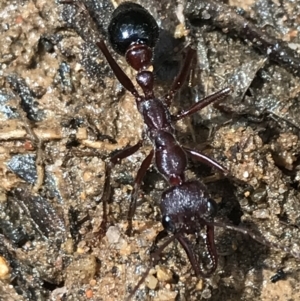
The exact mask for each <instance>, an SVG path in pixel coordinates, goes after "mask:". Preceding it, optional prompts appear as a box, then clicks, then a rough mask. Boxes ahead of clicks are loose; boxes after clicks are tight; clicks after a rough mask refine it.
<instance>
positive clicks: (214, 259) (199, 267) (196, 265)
mask: <svg viewBox="0 0 300 301" xmlns="http://www.w3.org/2000/svg"><path fill="white" fill-rule="evenodd" d="M175 235H176V234H175ZM176 238H177V240H178V241H179V242H180V244H181V245H182V247H183V248H184V250H185V252H186V255H187V256H188V258H189V261H190V263H191V265H192V267H193V269H194V271H195V273H196V276H197V277H204V278H207V277H209V276H211V275H212V274H213V272H214V271H215V270H216V268H217V266H218V255H217V250H216V246H215V241H214V226H211V225H207V228H206V247H207V250H208V253H209V259H210V262H211V267H210V268H208V269H206V268H204V266H203V264H200V262H199V261H198V259H197V257H196V255H195V253H194V251H193V250H192V248H191V246H190V242H189V241H188V239H187V238H186V237H185V236H184V235H182V234H181V233H179V234H178V235H176Z"/></svg>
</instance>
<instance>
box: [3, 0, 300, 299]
mask: <svg viewBox="0 0 300 301" xmlns="http://www.w3.org/2000/svg"><path fill="white" fill-rule="evenodd" d="M84 2H86V4H89V5H94V4H93V3H94V2H93V1H84ZM170 2H171V1H160V2H158V1H157V2H155V3H154V1H143V2H142V3H141V2H140V3H141V4H143V6H144V7H146V8H147V9H149V11H150V12H151V14H152V15H153V16H154V17H155V19H156V20H157V21H158V24H159V25H160V27H162V28H163V29H164V30H168V31H169V32H171V33H173V32H174V31H175V29H176V28H177V29H178V28H179V27H177V26H178V25H179V23H180V22H179V19H180V20H181V21H182V20H185V21H186V25H187V26H189V30H188V31H187V32H185V31H183V33H188V37H187V40H188V39H190V41H191V43H192V44H193V46H194V47H196V49H197V52H198V63H197V64H196V65H195V68H194V74H193V77H192V78H191V81H190V86H187V87H185V88H184V89H182V91H180V93H179V95H178V96H177V97H176V99H175V101H174V107H173V108H172V111H174V112H175V111H176V110H177V108H182V107H183V108H187V107H188V106H189V105H191V104H193V103H194V102H195V101H197V100H198V99H199V98H201V97H203V96H204V95H208V94H209V93H212V92H215V91H217V90H219V89H221V88H222V87H225V86H227V85H232V86H233V87H234V92H233V94H232V95H231V96H230V97H228V99H226V101H225V102H224V103H223V104H222V106H221V107H220V108H219V109H216V108H213V107H208V108H206V109H204V110H203V111H201V112H200V113H197V114H196V116H193V118H189V119H187V120H184V121H182V122H179V123H178V124H177V125H176V129H177V130H178V139H179V141H180V142H181V143H182V144H183V145H186V146H188V147H193V148H195V149H198V150H199V151H200V150H201V151H203V153H205V154H206V155H208V156H210V157H211V158H213V159H215V160H216V161H218V162H219V163H220V164H222V165H224V166H225V167H226V168H228V170H229V171H230V174H231V175H232V177H230V178H228V179H226V178H224V177H222V176H220V175H218V174H216V173H215V171H213V170H210V169H209V168H207V167H205V166H202V165H200V164H197V163H196V162H191V163H190V165H189V169H188V171H187V177H188V178H195V177H196V178H200V179H202V180H203V181H205V182H206V183H207V187H208V189H209V192H210V193H211V195H212V197H213V198H214V199H215V200H216V201H217V202H218V204H219V214H218V217H217V219H218V220H221V221H226V222H232V223H235V224H240V225H241V226H243V227H244V228H247V229H250V231H252V232H255V233H259V234H258V235H260V236H262V237H265V238H266V239H267V240H268V241H270V243H271V244H272V247H268V246H266V245H262V244H259V243H258V242H256V241H255V240H253V239H252V238H250V237H249V236H247V235H243V234H241V233H237V232H233V231H228V230H225V229H222V228H218V229H216V245H217V249H218V253H219V265H218V269H217V271H216V272H215V274H214V275H213V276H212V277H211V278H209V279H197V278H196V277H195V276H194V273H193V270H192V269H191V266H190V263H189V261H188V259H187V258H186V256H185V254H184V251H183V250H182V248H181V247H180V245H179V244H176V243H174V244H172V245H170V246H168V248H167V249H166V250H165V251H164V252H163V255H162V259H161V261H160V262H159V263H158V264H157V265H156V266H155V267H153V269H151V271H150V274H149V276H148V277H147V279H146V281H145V283H143V284H142V285H141V286H140V288H139V290H138V292H137V294H136V297H135V300H155V301H159V300H160V301H162V300H177V301H178V300H181V301H183V300H211V301H229V300H230V301H240V300H244V301H251V300H263V301H267V300H268V301H269V300H272V301H273V300H300V288H299V278H300V274H299V262H300V255H299V254H300V245H299V237H300V236H299V235H300V232H299V226H300V203H299V200H300V189H299V181H300V165H299V162H300V160H299V158H300V157H299V155H300V154H299V152H300V151H299V150H300V141H299V129H300V118H299V116H300V115H299V114H300V106H299V103H300V102H299V101H300V99H299V98H300V93H299V92H300V85H299V77H297V76H295V75H294V74H293V72H292V71H291V69H289V68H287V67H286V66H284V65H282V64H281V63H280V62H274V61H273V60H271V59H268V57H267V55H266V54H263V53H261V52H259V51H258V50H257V49H256V48H255V45H253V44H254V43H251V42H250V41H245V40H244V39H243V37H241V36H239V35H238V34H237V35H232V34H231V32H230V30H226V29H224V28H223V30H220V28H217V27H216V26H215V25H214V24H211V23H210V22H209V21H208V22H205V21H203V20H201V18H200V17H199V16H197V13H196V10H194V9H195V8H196V7H197V5H198V2H197V1H187V3H186V2H185V1H183V2H182V4H183V5H182V6H180V5H178V6H176V3H175V1H172V2H174V3H172V2H171V3H170ZM97 3H98V4H97V10H96V15H97V18H98V19H97V20H98V22H97V24H94V23H93V22H92V20H91V19H90V18H88V16H87V14H86V11H81V10H80V8H78V7H77V6H74V5H68V4H59V3H58V2H55V1H53V0H51V1H46V0H34V1H32V0H24V1H8V0H3V1H1V3H0V20H1V27H0V38H1V47H0V128H1V130H0V176H1V179H2V181H1V184H0V283H1V285H0V300H5V301H8V300H12V301H14V300H15V301H17V300H30V301H35V300H53V301H59V300H61V301H66V300H70V301H71V300H72V301H73V300H74V301H77V300H95V301H96V300H97V301H100V300H105V301H109V300H114V301H119V300H124V299H125V297H126V296H128V294H129V292H130V290H131V289H133V287H134V286H135V285H136V284H137V282H138V280H139V279H140V277H141V275H142V274H143V272H144V271H145V270H146V269H147V268H148V267H149V266H151V262H150V255H149V249H150V247H151V245H152V243H153V241H154V240H155V237H156V235H157V234H158V233H159V231H160V230H162V226H161V223H160V212H159V209H158V208H159V206H158V205H159V200H160V195H161V193H162V191H163V190H164V189H166V187H167V183H165V181H164V180H163V179H162V178H161V177H160V176H159V175H158V174H157V172H156V171H155V169H154V168H151V169H150V170H149V172H148V173H147V174H146V177H145V179H144V184H143V187H142V191H141V194H140V198H141V200H142V202H141V204H140V206H139V207H138V209H137V212H136V215H135V217H134V222H133V228H134V235H133V236H132V237H128V236H127V235H126V234H125V232H126V228H127V221H126V216H127V210H128V206H129V200H130V192H131V191H132V189H133V187H132V185H133V180H134V177H135V175H136V172H137V170H138V168H139V166H140V164H141V162H142V160H143V159H144V158H145V156H146V155H147V154H148V153H149V151H150V149H151V145H149V144H147V143H145V146H144V147H142V148H141V150H140V151H138V152H137V153H136V154H134V155H133V156H131V157H129V158H128V159H126V160H123V162H122V164H120V165H117V166H116V167H115V168H114V169H113V173H112V183H111V184H112V188H113V190H112V191H113V195H112V202H111V204H110V214H109V225H108V231H107V232H106V234H105V236H104V237H103V238H102V239H99V238H98V237H97V235H96V234H97V231H98V230H99V226H100V224H101V221H102V204H101V202H100V203H99V201H100V200H101V195H102V191H103V184H104V176H105V160H107V158H109V155H110V154H111V153H112V152H114V151H115V150H118V149H121V148H123V147H125V146H126V145H133V144H135V143H136V142H137V141H138V140H139V139H140V138H141V135H142V131H143V122H142V120H141V118H140V116H139V114H138V111H137V109H136V105H135V101H134V99H133V97H132V96H131V95H130V94H129V93H127V92H125V91H124V90H123V89H122V87H121V86H120V84H119V83H118V81H117V80H116V79H115V77H114V75H113V74H112V72H111V70H110V68H109V67H108V65H107V62H106V61H105V59H104V57H103V56H102V55H101V54H100V53H99V51H98V50H97V49H96V47H95V46H94V44H93V43H94V41H95V40H97V39H100V38H104V39H106V27H107V25H108V22H109V20H110V17H109V16H110V15H111V13H112V11H113V5H112V3H111V2H108V1H100V0H99V2H97ZM199 3H200V2H199ZM228 4H229V5H230V6H232V7H234V9H236V11H237V12H238V13H239V14H240V15H241V16H243V17H245V18H246V19H248V20H250V21H251V22H254V23H255V24H256V25H257V26H258V27H260V28H262V29H263V30H264V32H265V33H267V34H269V35H272V36H274V37H275V38H276V39H278V41H284V43H286V44H284V45H286V46H287V47H289V48H292V49H294V51H295V52H298V54H299V53H300V34H299V24H300V20H299V16H300V2H299V1H292V0H291V1H290V0H287V1H275V0H274V1H273V2H272V1H267V0H260V1H235V0H232V1H229V2H228ZM199 5H200V4H199ZM181 8H184V10H183V11H182V9H181ZM241 8H242V9H241ZM186 16H188V18H186V19H185V17H186ZM178 18H179V19H178ZM208 20H209V18H208ZM161 41H165V40H163V39H161ZM165 44H167V43H165ZM175 44H176V47H177V48H176V49H177V50H178V49H180V47H184V45H182V43H181V44H180V43H175ZM177 44H178V45H177ZM171 45H173V44H171ZM159 47H161V48H158V49H156V53H163V52H164V51H166V50H165V49H164V48H163V47H164V46H162V45H160V46H159ZM171 48H172V49H171V50H173V48H174V46H172V47H171ZM159 49H160V50H159ZM161 49H163V50H161ZM170 57H171V59H170V60H167V61H164V60H166V59H169V58H170ZM181 57H182V56H181V53H180V51H179V52H178V51H177V52H175V54H174V53H172V51H171V53H168V52H167V55H166V57H163V58H161V57H160V58H157V59H161V60H162V61H159V63H157V64H158V65H159V67H160V71H159V72H158V71H156V72H157V88H156V94H157V95H163V93H165V92H166V91H167V90H168V87H169V86H170V82H169V81H170V78H169V77H170V74H173V73H174V72H175V73H176V70H177V69H176V68H177V67H178V64H179V62H180V59H181ZM117 59H118V62H119V63H120V66H121V67H122V68H123V69H124V70H125V72H126V73H127V74H128V75H129V76H130V77H131V78H134V72H133V71H132V70H130V69H129V68H128V66H127V64H126V62H125V61H124V59H122V58H121V57H118V58H117ZM165 63H166V64H165ZM293 68H295V69H298V70H299V69H300V66H299V65H298V66H297V65H296V66H295V65H294V66H293V67H292V69H293ZM174 70H175V71H174ZM233 177H234V178H235V180H234V179H231V178H233ZM279 268H283V270H284V271H285V274H286V275H285V277H284V279H283V280H280V281H278V282H276V283H272V282H271V281H270V277H271V276H273V275H274V274H275V273H276V271H277V270H278V269H279Z"/></svg>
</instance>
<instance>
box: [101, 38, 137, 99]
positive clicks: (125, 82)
mask: <svg viewBox="0 0 300 301" xmlns="http://www.w3.org/2000/svg"><path fill="white" fill-rule="evenodd" d="M96 45H97V46H98V47H99V49H100V50H101V51H102V53H103V54H104V56H105V58H106V60H107V62H108V63H109V65H110V68H111V69H112V70H113V72H114V74H115V76H116V78H117V79H118V81H119V82H120V83H121V85H122V86H123V87H124V88H125V89H126V90H128V91H129V92H130V93H131V94H132V95H133V96H134V97H135V98H141V96H140V95H139V93H138V92H137V90H136V89H135V87H134V85H133V83H132V81H131V79H130V78H129V77H128V76H127V75H126V74H125V72H124V71H123V70H122V69H121V68H120V66H119V65H118V63H117V62H116V60H115V59H114V58H113V57H112V55H111V54H110V52H109V51H108V49H107V46H106V44H105V43H104V41H103V40H100V42H96Z"/></svg>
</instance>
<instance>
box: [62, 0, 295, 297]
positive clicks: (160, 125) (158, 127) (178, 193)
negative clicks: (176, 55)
mask: <svg viewBox="0 0 300 301" xmlns="http://www.w3.org/2000/svg"><path fill="white" fill-rule="evenodd" d="M61 3H74V2H73V1H72V0H70V1H68V0H66V1H62V2H61ZM91 17H92V18H93V15H92V14H91ZM158 35H159V28H158V25H157V23H156V21H155V20H154V18H153V17H152V16H151V15H150V13H149V12H148V11H147V10H146V9H144V8H143V7H142V6H140V5H138V4H135V3H131V2H124V3H122V4H120V5H119V6H118V7H117V8H116V9H115V11H114V12H113V15H112V18H111V22H110V24H109V26H108V39H109V42H110V45H111V47H112V48H113V50H114V51H115V52H117V53H118V54H120V55H122V56H124V57H125V59H126V61H127V63H128V64H129V65H130V66H131V67H132V68H133V69H135V70H136V71H137V74H136V82H137V84H138V85H139V87H140V88H141V89H142V91H143V94H144V95H140V94H139V93H138V91H137V90H136V88H135V86H134V84H133V83H132V81H131V80H130V79H129V77H128V76H127V75H126V74H125V73H124V71H123V70H122V69H121V68H120V66H119V65H118V63H117V62H116V60H115V59H114V58H113V57H112V55H111V53H110V52H109V50H108V48H107V46H106V44H105V42H104V40H100V41H98V42H96V45H97V46H98V48H99V49H100V50H101V52H102V53H103V54H104V56H105V58H106V60H107V61H108V63H109V65H110V67H111V69H112V70H113V72H114V74H115V76H116V77H117V79H118V80H119V82H120V83H121V84H122V85H123V87H124V88H125V89H126V90H128V91H129V92H130V93H131V94H132V95H133V96H134V98H135V100H136V105H137V108H138V111H139V112H140V114H141V115H142V118H143V120H144V124H145V131H144V134H145V135H146V136H147V137H148V139H149V140H150V141H151V143H152V145H153V149H152V150H151V151H150V153H149V154H148V155H147V157H146V158H145V159H144V161H143V162H142V164H141V167H140V169H139V170H138V172H137V176H136V178H135V181H134V189H133V192H132V195H131V202H130V207H129V212H128V225H129V226H128V233H131V230H132V218H133V216H134V213H135V210H136V206H137V198H138V191H139V189H140V186H141V183H142V180H143V177H144V176H145V173H146V171H147V169H148V168H149V167H150V165H151V163H152V162H153V161H154V165H155V167H156V169H157V170H158V171H159V173H160V174H161V175H162V176H163V177H164V178H165V179H166V180H167V181H168V183H169V185H170V187H169V188H168V189H166V190H165V191H164V192H163V193H162V196H161V202H160V211H161V215H162V225H163V227H164V229H165V230H164V233H171V234H172V236H171V237H169V239H167V240H166V241H165V243H163V244H162V246H161V247H160V248H159V249H158V250H157V251H156V252H155V253H154V254H152V255H151V258H152V260H153V261H154V262H157V261H158V259H159V255H160V253H161V252H162V250H163V249H164V248H165V247H166V246H167V245H168V244H170V243H171V242H172V241H174V240H175V239H176V240H177V241H179V243H180V244H181V245H182V247H183V248H184V250H185V252H186V254H187V256H188V258H189V261H190V263H191V265H192V267H193V269H194V271H195V274H196V276H198V277H209V276H211V275H212V274H213V273H214V271H215V270H216V268H217V264H218V255H217V251H216V246H215V242H214V227H215V226H218V227H224V228H227V229H230V230H235V231H239V232H242V233H244V234H247V235H249V236H251V237H252V238H253V239H255V240H257V241H258V242H260V243H263V244H265V245H268V246H273V247H276V248H280V249H283V250H284V251H286V252H289V253H291V254H292V255H293V256H295V257H297V258H299V257H300V255H299V254H298V252H294V251H292V250H291V249H289V248H287V247H281V246H278V245H277V244H274V243H270V242H268V241H266V240H265V239H264V238H261V237H258V236H256V235H255V234H254V233H252V232H251V231H249V230H247V229H244V228H241V227H236V226H233V225H229V224H225V223H221V222H216V221H214V218H215V216H216V213H217V204H216V202H215V201H214V200H213V199H211V198H210V196H209V193H208V191H207V189H206V187H205V185H204V184H203V183H202V182H200V181H199V180H186V179H185V171H186V169H187V162H188V158H192V159H194V160H197V161H199V162H201V163H205V164H206V165H208V166H210V167H214V168H216V169H217V170H218V171H220V172H222V173H223V174H225V175H227V174H228V171H227V170H226V169H225V168H224V167H222V166H221V165H220V164H219V163H217V162H216V161H214V160H213V159H211V158H209V157H207V156H205V155H204V154H201V153H199V152H197V151H195V150H193V149H190V148H188V147H184V146H182V145H180V143H179V142H178V141H177V139H176V137H175V128H174V123H175V122H176V121H178V120H181V119H183V118H184V117H187V116H191V115H192V114H194V113H196V112H198V111H200V110H201V109H203V108H205V107H206V106H208V105H209V104H211V103H213V102H217V101H221V100H223V99H225V98H226V96H228V95H229V94H230V93H231V90H232V88H231V87H226V88H224V89H222V90H220V91H218V92H216V93H214V94H212V95H209V96H207V97H205V98H203V99H202V100H200V101H199V102H197V103H195V104H194V105H192V106H191V107H190V108H189V109H187V110H182V111H179V112H178V113H177V114H171V113H170V110H169V108H170V105H171V103H172V100H173V98H174V95H175V94H176V93H177V92H178V90H179V89H180V88H181V87H182V86H183V84H184V82H185V80H186V78H187V76H188V74H189V71H190V68H191V64H192V62H193V61H194V59H195V54H196V51H195V50H194V49H192V48H190V47H188V48H187V52H186V56H185V59H184V62H183V65H182V68H181V70H180V72H179V74H178V75H177V76H176V78H175V79H174V81H173V83H172V85H171V88H170V90H169V93H168V94H167V95H165V96H164V97H163V98H162V99H161V98H156V97H155V95H154V89H153V84H154V74H153V72H152V71H149V67H150V66H151V61H152V55H153V48H154V46H155V45H156V42H157V40H158ZM144 140H145V139H143V140H140V141H139V142H138V143H137V144H135V145H133V146H129V147H127V148H125V149H123V150H120V151H118V152H117V153H116V154H114V155H113V156H112V157H111V158H110V159H109V161H108V162H107V164H106V171H105V183H104V189H103V194H102V198H101V201H102V203H103V221H102V224H101V231H102V232H103V233H104V232H105V229H106V224H107V204H108V202H109V199H110V195H111V193H110V192H111V185H110V176H111V170H112V168H113V167H114V165H116V164H119V163H120V162H121V160H122V159H124V158H126V157H128V156H130V155H132V154H134V153H135V152H136V151H137V150H138V149H139V148H140V147H141V146H142V145H143V142H144ZM204 227H205V228H206V229H205V230H206V237H205V245H206V248H207V250H206V251H207V254H208V258H206V259H205V260H204V258H201V259H200V258H199V256H197V255H196V254H195V252H194V250H193V249H192V247H191V244H190V242H189V240H188V237H187V235H189V234H197V233H199V232H200V230H201V229H203V228H204ZM204 261H205V263H204ZM207 261H208V263H207ZM149 270H150V268H148V270H147V271H146V272H145V273H144V275H143V277H142V278H141V279H140V281H139V282H138V284H137V285H136V286H135V288H134V289H133V291H132V292H131V294H130V296H129V298H128V299H127V300H129V299H130V298H131V297H132V296H133V295H134V294H135V292H136V291H137V289H138V287H139V286H140V284H141V283H142V282H143V281H144V280H145V278H146V276H147V274H148V273H149Z"/></svg>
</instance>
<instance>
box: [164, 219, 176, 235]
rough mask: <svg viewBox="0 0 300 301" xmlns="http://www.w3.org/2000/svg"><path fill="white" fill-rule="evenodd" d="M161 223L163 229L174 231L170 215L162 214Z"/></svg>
mask: <svg viewBox="0 0 300 301" xmlns="http://www.w3.org/2000/svg"><path fill="white" fill-rule="evenodd" d="M162 225H163V227H164V228H165V230H167V231H169V232H172V233H174V232H175V226H174V223H173V222H172V220H171V218H170V216H168V215H164V216H163V218H162Z"/></svg>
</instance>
